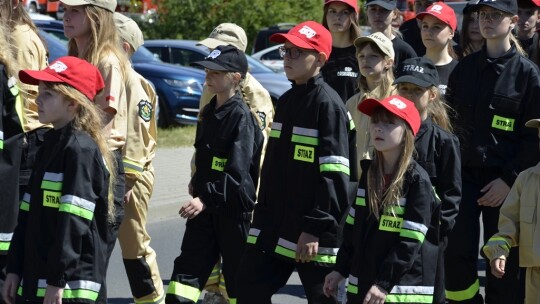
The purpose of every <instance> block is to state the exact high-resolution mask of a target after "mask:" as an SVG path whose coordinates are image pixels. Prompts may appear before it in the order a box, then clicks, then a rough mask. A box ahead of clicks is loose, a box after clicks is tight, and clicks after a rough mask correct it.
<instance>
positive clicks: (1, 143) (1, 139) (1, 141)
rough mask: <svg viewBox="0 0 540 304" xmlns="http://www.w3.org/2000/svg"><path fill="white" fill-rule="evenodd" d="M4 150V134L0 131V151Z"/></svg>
mask: <svg viewBox="0 0 540 304" xmlns="http://www.w3.org/2000/svg"><path fill="white" fill-rule="evenodd" d="M2 149H4V132H2V131H1V130H0V150H2Z"/></svg>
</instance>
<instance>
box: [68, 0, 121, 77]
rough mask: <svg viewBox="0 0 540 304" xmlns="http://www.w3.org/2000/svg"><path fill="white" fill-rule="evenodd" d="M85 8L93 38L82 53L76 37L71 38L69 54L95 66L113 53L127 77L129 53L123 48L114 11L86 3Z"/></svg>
mask: <svg viewBox="0 0 540 304" xmlns="http://www.w3.org/2000/svg"><path fill="white" fill-rule="evenodd" d="M84 10H85V13H86V16H87V17H88V19H89V21H90V29H91V39H90V40H89V43H88V45H87V46H86V48H85V49H83V50H82V51H81V53H80V54H79V49H78V47H77V42H76V41H75V39H70V40H69V42H68V55H70V56H75V57H78V58H81V59H85V60H86V61H88V62H90V63H91V64H93V65H95V66H100V63H101V61H102V60H104V59H105V58H106V57H107V56H109V55H111V54H112V55H114V56H115V57H116V58H118V61H119V62H120V68H121V72H122V75H123V77H124V79H125V78H126V71H127V70H128V68H129V66H130V64H129V59H128V58H127V54H126V53H125V52H124V50H123V49H122V48H121V45H122V44H121V39H120V37H119V35H118V32H117V31H116V25H115V24H114V19H113V13H112V12H110V11H108V10H106V9H104V8H101V7H97V6H93V5H85V6H84Z"/></svg>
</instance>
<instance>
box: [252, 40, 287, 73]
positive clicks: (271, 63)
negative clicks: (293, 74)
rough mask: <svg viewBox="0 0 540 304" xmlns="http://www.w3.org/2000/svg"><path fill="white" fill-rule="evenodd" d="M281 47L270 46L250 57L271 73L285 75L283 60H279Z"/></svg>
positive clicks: (278, 45) (279, 45)
mask: <svg viewBox="0 0 540 304" xmlns="http://www.w3.org/2000/svg"><path fill="white" fill-rule="evenodd" d="M281 46H283V44H277V45H274V46H271V47H269V48H266V49H264V50H262V51H259V52H257V53H255V54H253V55H251V57H253V58H255V59H257V60H259V61H260V62H261V63H262V64H264V65H265V66H267V67H269V68H270V69H271V70H272V71H274V72H276V73H282V74H285V68H284V67H283V58H281V55H279V47H281Z"/></svg>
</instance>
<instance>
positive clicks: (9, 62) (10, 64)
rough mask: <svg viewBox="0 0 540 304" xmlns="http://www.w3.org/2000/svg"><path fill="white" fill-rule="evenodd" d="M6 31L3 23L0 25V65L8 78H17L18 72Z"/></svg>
mask: <svg viewBox="0 0 540 304" xmlns="http://www.w3.org/2000/svg"><path fill="white" fill-rule="evenodd" d="M10 36H11V35H9V32H8V29H7V27H6V25H5V24H4V23H0V63H2V64H3V65H4V67H5V70H6V74H7V75H8V77H11V76H17V72H18V71H19V70H20V69H19V67H18V63H17V61H16V60H15V56H14V53H13V49H12V47H11V46H12V44H11V43H10Z"/></svg>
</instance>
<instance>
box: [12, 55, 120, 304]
mask: <svg viewBox="0 0 540 304" xmlns="http://www.w3.org/2000/svg"><path fill="white" fill-rule="evenodd" d="M19 79H20V80H21V81H22V82H23V83H27V84H31V85H38V84H39V95H38V97H37V100H36V101H37V106H38V113H39V121H40V122H41V123H43V124H51V125H52V126H53V128H52V129H51V130H50V131H48V132H47V133H46V134H45V141H44V142H43V145H42V146H41V148H40V150H39V153H38V155H37V158H36V166H35V167H34V170H33V171H32V175H31V177H30V183H29V185H28V188H27V189H28V190H27V192H26V193H25V194H24V196H23V200H22V202H21V204H20V211H19V219H18V225H17V228H16V229H15V232H14V235H13V240H12V243H11V246H10V248H9V254H8V265H7V271H6V272H7V278H6V283H5V285H4V289H3V295H4V301H6V303H8V304H12V303H15V302H17V303H19V302H20V303H22V302H27V303H38V302H40V303H62V302H63V303H94V302H95V301H96V299H97V298H98V295H99V294H100V291H101V292H103V290H101V286H102V285H103V284H104V280H105V274H106V267H107V263H106V257H107V244H108V242H109V240H108V239H107V238H108V234H107V231H108V222H109V221H111V220H112V218H113V216H114V203H113V194H112V189H113V185H114V180H115V173H116V168H115V162H114V157H113V155H112V152H110V151H109V149H108V146H107V142H106V139H105V138H104V136H103V133H102V128H103V123H102V119H101V111H100V110H99V109H98V107H97V106H96V104H95V103H94V98H95V96H96V94H98V92H100V91H101V90H102V89H103V87H104V82H103V78H102V77H101V74H100V72H99V70H98V69H97V68H96V67H95V66H93V65H91V64H90V63H88V62H86V61H84V60H82V59H78V58H76V57H69V56H66V57H61V58H59V59H58V60H56V61H54V62H53V63H52V64H51V65H50V66H49V67H47V68H45V69H44V70H42V71H35V70H23V71H20V72H19Z"/></svg>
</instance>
